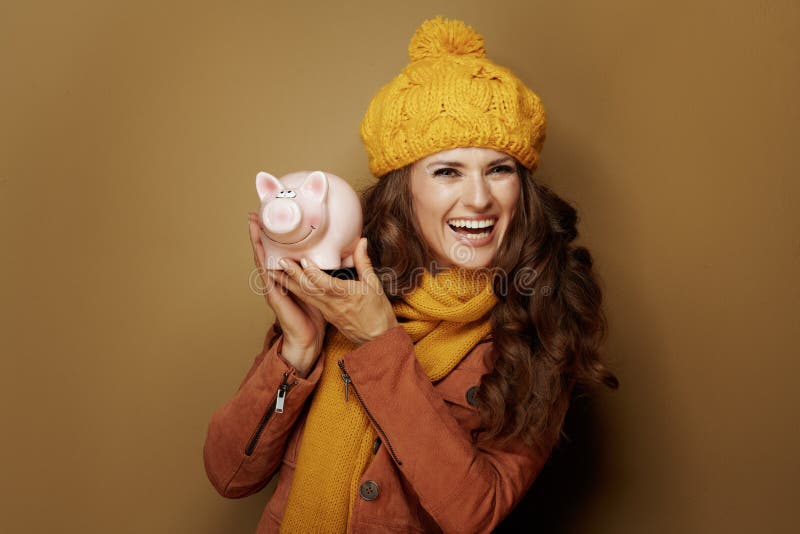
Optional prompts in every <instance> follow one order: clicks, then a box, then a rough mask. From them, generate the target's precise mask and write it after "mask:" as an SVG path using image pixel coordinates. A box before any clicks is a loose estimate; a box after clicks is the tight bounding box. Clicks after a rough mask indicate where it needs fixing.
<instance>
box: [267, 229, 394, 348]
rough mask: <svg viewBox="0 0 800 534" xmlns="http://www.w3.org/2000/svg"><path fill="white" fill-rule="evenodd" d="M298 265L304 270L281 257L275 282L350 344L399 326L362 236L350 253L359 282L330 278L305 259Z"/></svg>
mask: <svg viewBox="0 0 800 534" xmlns="http://www.w3.org/2000/svg"><path fill="white" fill-rule="evenodd" d="M284 262H285V265H283V263H284ZM301 263H304V264H305V265H304V267H301V266H300V265H298V264H297V263H296V262H294V261H292V260H290V259H288V258H283V259H282V260H281V266H282V267H283V272H280V271H273V272H275V274H276V276H275V281H277V282H278V283H279V284H281V285H282V286H284V287H285V288H286V289H288V290H289V291H291V292H292V293H293V294H295V295H296V296H297V297H298V298H299V299H300V300H302V301H303V302H306V303H308V304H310V305H312V306H315V307H316V308H317V309H319V311H320V312H322V315H323V316H324V317H325V319H326V320H327V321H328V322H329V323H331V324H332V325H333V326H335V327H336V329H337V330H339V331H340V332H341V333H342V334H344V336H345V337H346V338H348V339H349V340H350V341H353V342H354V343H357V344H359V345H360V344H362V343H365V342H367V341H370V340H372V339H374V338H376V337H378V336H379V335H381V334H382V333H384V332H386V331H387V330H389V329H390V328H393V327H395V326H397V325H398V322H397V318H396V317H395V315H394V310H393V309H392V304H391V303H390V302H389V299H388V298H387V297H386V294H385V293H384V291H383V286H382V285H381V282H380V280H378V276H377V275H376V274H375V271H374V269H373V268H372V262H371V261H370V259H369V255H368V254H367V239H366V238H365V237H362V238H361V240H360V241H359V242H358V245H357V246H356V250H355V251H354V252H353V263H355V266H356V271H357V272H358V280H340V279H339V278H334V277H332V276H329V275H328V274H327V273H325V272H324V271H322V270H321V269H319V267H317V265H315V264H314V263H313V262H312V261H311V260H308V259H304V260H302V262H301Z"/></svg>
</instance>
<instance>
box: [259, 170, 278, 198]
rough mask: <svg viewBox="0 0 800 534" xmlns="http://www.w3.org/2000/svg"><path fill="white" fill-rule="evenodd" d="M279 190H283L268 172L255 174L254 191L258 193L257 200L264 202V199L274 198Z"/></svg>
mask: <svg viewBox="0 0 800 534" xmlns="http://www.w3.org/2000/svg"><path fill="white" fill-rule="evenodd" d="M281 189H283V186H282V185H281V183H280V182H279V181H278V179H277V178H275V177H274V176H272V175H271V174H269V173H268V172H260V173H258V174H256V191H258V198H260V199H261V200H264V198H265V197H274V196H275V195H277V194H278V193H279V192H280V191H281Z"/></svg>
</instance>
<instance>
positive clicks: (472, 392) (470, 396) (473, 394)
mask: <svg viewBox="0 0 800 534" xmlns="http://www.w3.org/2000/svg"><path fill="white" fill-rule="evenodd" d="M467 402H468V403H470V404H471V405H473V406H477V405H478V388H477V387H476V386H472V387H471V388H469V389H468V390H467Z"/></svg>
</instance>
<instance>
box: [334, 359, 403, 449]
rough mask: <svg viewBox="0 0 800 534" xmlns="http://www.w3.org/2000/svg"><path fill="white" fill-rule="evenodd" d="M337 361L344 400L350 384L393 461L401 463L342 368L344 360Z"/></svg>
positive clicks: (346, 397) (384, 433)
mask: <svg viewBox="0 0 800 534" xmlns="http://www.w3.org/2000/svg"><path fill="white" fill-rule="evenodd" d="M338 363H339V369H341V370H342V380H343V381H344V400H345V402H347V399H348V390H349V389H350V386H352V387H353V393H355V394H356V398H358V402H360V403H361V407H362V408H364V411H365V412H366V413H367V417H369V420H370V421H372V424H373V425H375V428H376V429H377V430H378V432H380V434H381V436H382V437H383V440H382V441H383V443H385V444H386V447H387V448H388V449H389V453H390V454H391V455H392V458H394V461H395V462H397V465H403V462H401V461H400V458H398V457H397V454H396V453H395V452H394V447H392V444H391V442H390V441H389V438H388V437H387V436H386V432H384V431H383V428H381V425H379V424H378V422H377V421H376V420H375V418H374V417H373V416H372V412H370V411H369V408H367V405H366V404H364V399H362V398H361V395H359V393H358V390H357V389H356V385H355V384H353V381H352V380H351V379H350V375H349V374H347V370H346V369H345V368H344V360H339V362H338Z"/></svg>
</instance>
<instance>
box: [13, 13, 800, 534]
mask: <svg viewBox="0 0 800 534" xmlns="http://www.w3.org/2000/svg"><path fill="white" fill-rule="evenodd" d="M437 14H442V15H444V16H446V17H449V18H459V19H462V20H464V21H466V22H467V23H468V24H470V25H473V26H474V27H475V28H476V29H477V30H478V31H479V32H480V33H482V34H483V35H484V37H485V40H486V48H487V51H488V55H489V57H490V58H492V59H493V60H495V61H496V62H498V63H500V64H502V65H505V66H507V67H509V68H511V69H512V70H513V71H514V72H515V73H516V74H517V75H519V76H520V77H521V78H522V79H523V80H524V81H525V82H526V83H527V84H528V85H529V86H530V87H531V88H532V89H533V90H534V91H536V92H537V93H538V94H539V95H540V96H541V98H542V99H543V101H544V104H545V106H546V109H547V112H548V137H547V141H546V143H545V146H544V151H543V153H542V160H541V166H540V168H539V169H538V171H537V173H536V175H535V178H536V179H539V180H541V181H543V182H545V183H547V184H549V185H550V186H552V187H553V188H554V189H555V190H556V191H557V192H558V193H559V194H560V195H562V196H563V197H564V198H566V199H568V200H569V201H571V202H572V203H573V204H574V205H575V206H576V207H577V208H578V210H579V214H580V217H581V220H580V221H581V222H580V225H579V231H580V233H581V235H580V238H579V243H580V244H583V245H585V246H587V247H589V249H590V250H591V251H592V253H593V255H594V258H595V262H596V268H597V270H598V272H599V273H600V276H601V278H602V281H603V285H604V288H605V297H606V309H607V312H608V317H609V321H610V326H611V333H610V336H609V339H608V343H607V345H606V355H607V359H608V361H609V363H610V364H611V365H612V366H613V369H614V370H615V371H616V372H617V374H618V376H619V378H620V380H621V382H622V388H621V389H620V390H619V391H618V392H616V393H611V392H605V391H601V392H600V393H598V394H596V395H594V396H593V397H592V398H591V400H590V401H588V402H585V403H583V404H581V405H580V406H579V407H578V408H580V412H577V411H576V412H575V414H576V415H573V417H574V418H575V420H576V421H577V423H574V424H573V425H572V426H571V428H572V433H571V436H572V438H573V439H572V441H571V442H570V443H568V444H566V445H565V448H564V449H563V450H564V451H567V452H568V454H567V453H560V454H562V456H564V455H566V456H565V457H568V458H571V461H569V462H566V463H568V464H569V466H567V467H564V468H560V469H555V468H553V469H550V471H549V472H548V476H547V477H546V478H547V479H546V480H545V479H543V481H542V485H537V486H535V488H537V489H538V490H539V491H541V493H542V494H543V495H542V496H541V499H543V500H540V499H528V501H527V502H528V506H530V507H532V509H535V508H537V506H538V507H539V509H540V510H539V512H537V513H538V514H540V515H539V517H540V518H541V522H538V521H539V520H536V519H535V518H534V521H537V522H536V523H535V524H532V525H531V527H530V528H531V530H533V529H534V528H536V527H541V529H540V530H541V531H553V532H574V533H585V532H591V533H640V532H650V533H674V532H692V533H694V532H697V533H707V532H742V533H744V532H753V531H756V530H758V531H765V532H770V533H780V532H794V531H795V530H794V528H796V507H797V501H798V496H799V495H798V493H800V492H799V491H798V489H797V488H798V485H797V480H798V476H800V462H799V461H798V458H797V451H798V450H800V425H799V424H798V416H797V406H798V404H800V398H798V397H799V396H798V393H797V386H796V382H797V377H798V371H799V370H800V369H799V367H800V366H799V365H798V360H799V359H800V351H798V348H797V342H796V340H795V337H794V335H793V334H794V333H795V332H796V331H797V328H798V326H800V321H798V318H799V317H798V316H799V315H800V314H798V306H800V290H799V289H798V283H797V276H798V274H800V217H798V193H800V185H799V183H798V170H800V165H798V158H797V150H796V146H795V145H796V144H797V142H798V140H799V137H798V124H800V122H799V121H798V119H800V113H798V100H797V95H798V94H800V83H799V82H800V70H799V69H798V67H800V64H799V61H798V59H799V57H800V56H799V55H798V50H800V37H798V35H799V34H798V32H797V31H796V30H797V27H798V23H800V16H799V15H800V8H798V4H797V2H793V1H790V0H784V1H774V2H773V1H721V0H720V1H716V0H695V1H687V0H677V1H671V2H652V1H634V0H610V1H603V2H600V1H592V2H590V1H583V2H579V1H563V2H543V1H532V0H527V1H499V0H497V1H494V2H486V1H483V2H477V1H462V2H455V1H453V2H441V1H430V0H429V1H417V0H415V1H406V2H396V3H383V2H342V3H340V2H326V1H318V0H313V1H306V2H266V1H260V2H257V1H241V2H221V1H220V2H210V1H205V0H199V1H194V2H188V1H179V2H178V1H172V2H171V1H157V2H156V1H150V0H144V1H138V2H114V1H111V2H108V1H98V0H75V1H71V2H56V1H52V0H47V1H36V0H29V1H25V2H22V1H16V2H8V1H4V2H2V4H0V61H1V62H0V68H1V69H2V71H0V72H1V74H0V79H2V82H0V106H1V107H0V125H1V126H0V217H2V220H0V237H1V238H2V241H0V243H2V254H3V257H2V262H0V302H2V311H1V312H0V313H2V315H0V339H1V340H2V345H1V347H2V358H1V359H0V395H2V398H0V414H2V415H1V417H2V419H1V420H0V429H2V440H0V447H2V450H1V451H0V461H1V462H2V481H3V484H2V489H0V492H2V494H1V495H0V506H2V510H1V511H0V531H2V532H9V533H11V532H14V533H16V532H31V533H41V532H64V533H85V532H115V533H145V532H146V533H248V532H252V531H253V530H254V527H255V524H256V521H257V519H258V516H259V514H260V512H261V509H262V507H263V505H264V503H265V502H266V499H267V497H268V494H269V491H271V490H270V489H267V490H265V491H263V492H261V493H260V494H258V495H255V496H253V497H250V498H247V499H245V500H239V501H236V500H226V499H223V498H222V497H219V496H218V495H217V494H216V492H215V491H214V490H213V488H212V487H211V485H210V483H209V482H208V481H207V480H206V476H205V472H204V470H203V465H202V446H203V441H204V439H205V432H206V427H207V424H208V420H209V418H210V416H211V413H212V412H213V410H214V409H216V408H217V407H218V406H219V405H220V404H222V403H223V402H224V401H225V400H226V399H227V398H229V397H230V396H231V395H232V394H233V393H234V391H235V389H236V388H237V386H238V384H239V382H240V380H241V379H242V378H243V376H244V373H245V372H246V371H247V369H248V368H249V366H250V364H251V362H252V360H253V358H254V357H255V355H256V354H257V353H258V352H259V350H260V348H261V342H262V340H263V335H264V332H265V329H266V328H267V327H268V326H269V324H270V323H271V321H272V313H271V312H270V311H269V309H268V308H267V307H266V305H265V303H264V301H263V298H262V297H260V296H258V295H256V294H254V293H253V292H252V291H251V290H250V289H249V286H248V276H249V274H250V272H251V269H252V268H253V265H252V253H251V249H250V244H249V240H248V235H247V221H246V213H247V212H248V211H254V210H255V209H256V208H257V207H258V202H257V195H256V192H255V188H254V177H255V174H256V172H258V171H259V170H266V171H269V172H271V173H273V174H275V175H281V174H283V173H286V172H289V171H291V170H297V169H304V168H305V169H313V168H320V169H324V170H328V171H331V172H334V173H336V174H338V175H340V176H344V177H346V178H347V179H349V180H350V181H351V183H352V184H353V185H354V186H356V187H357V188H361V187H363V186H365V185H367V184H369V183H371V177H370V176H369V173H368V170H367V159H366V154H365V153H364V150H363V148H362V146H361V144H360V140H359V138H358V126H359V123H360V121H361V118H362V116H363V113H364V111H365V110H366V106H367V104H368V103H369V101H370V99H371V98H372V96H373V95H374V94H375V92H376V91H377V90H378V88H379V87H380V86H381V85H382V84H383V83H386V82H387V81H389V80H390V79H391V78H392V77H393V76H395V75H396V74H398V73H399V72H400V70H401V69H402V68H403V67H404V66H405V65H406V64H407V62H408V56H407V46H408V41H409V39H410V38H411V36H412V34H413V32H414V30H415V29H416V28H417V27H418V26H419V24H420V23H421V22H422V21H423V20H425V19H428V18H432V17H433V16H435V15H437ZM562 463H564V462H562ZM556 497H557V498H556ZM542 502H551V503H553V505H552V507H542V506H541V503H542ZM548 514H549V515H548ZM545 516H547V517H545Z"/></svg>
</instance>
